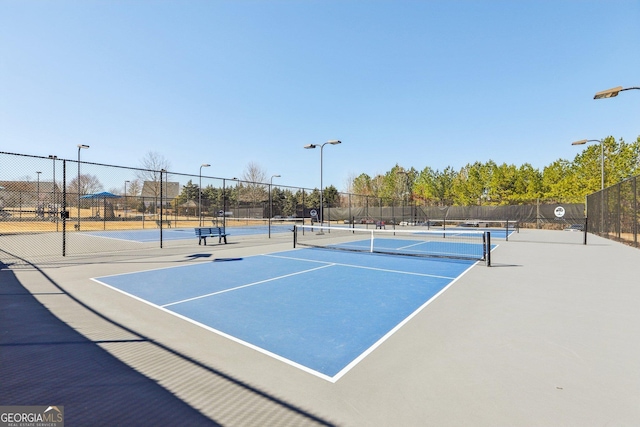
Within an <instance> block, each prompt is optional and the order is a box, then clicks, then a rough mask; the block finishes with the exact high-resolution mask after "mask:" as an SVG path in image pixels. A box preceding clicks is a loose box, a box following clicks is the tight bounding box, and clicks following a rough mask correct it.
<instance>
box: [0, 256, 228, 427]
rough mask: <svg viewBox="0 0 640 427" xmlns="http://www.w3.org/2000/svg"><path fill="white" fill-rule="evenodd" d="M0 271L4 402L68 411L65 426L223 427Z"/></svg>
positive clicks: (0, 356) (0, 375) (0, 368)
mask: <svg viewBox="0 0 640 427" xmlns="http://www.w3.org/2000/svg"><path fill="white" fill-rule="evenodd" d="M0 269H2V270H1V271H0V283H1V285H0V378H2V380H1V381H0V405H21V406H22V405H58V406H64V409H65V411H64V412H65V423H66V425H96V426H97V425H193V426H196V425H198V426H200V425H211V426H215V425H218V424H217V423H215V422H214V421H212V420H210V419H209V418H207V417H205V416H204V415H203V414H201V413H200V412H198V411H196V410H195V409H193V408H192V407H191V406H189V405H187V404H186V403H184V402H183V401H181V400H180V399H178V398H177V397H176V396H174V395H173V394H171V393H170V392H169V391H167V390H165V389H164V388H162V387H161V386H160V385H158V384H157V383H156V382H155V381H153V380H151V379H149V378H147V377H145V376H143V375H141V374H140V373H138V372H136V371H135V370H133V369H132V368H130V367H129V366H127V365H126V364H124V363H122V362H120V361H119V360H118V359H116V358H115V357H113V356H111V355H110V354H109V353H108V352H106V351H105V350H103V349H102V348H100V347H99V346H98V345H96V344H95V343H93V342H91V341H90V340H88V339H86V338H85V337H83V336H82V335H80V334H79V333H78V332H76V331H74V330H73V329H72V328H70V327H69V326H67V325H66V324H64V323H63V322H61V321H60V320H59V319H58V318H56V317H55V316H54V315H53V314H51V313H50V312H49V311H48V310H47V309H46V308H45V307H44V306H43V305H42V304H41V303H40V302H38V301H37V300H36V298H34V296H33V295H31V294H30V293H29V292H28V291H27V290H26V289H25V288H24V287H23V286H22V285H21V284H20V282H19V281H18V280H17V279H16V277H15V275H14V274H13V272H11V271H10V270H8V269H7V268H6V266H5V265H4V264H1V263H0Z"/></svg>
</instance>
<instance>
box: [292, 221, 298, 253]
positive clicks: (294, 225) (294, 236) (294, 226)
mask: <svg viewBox="0 0 640 427" xmlns="http://www.w3.org/2000/svg"><path fill="white" fill-rule="evenodd" d="M297 236H298V226H297V225H296V224H293V249H295V248H296V237H297Z"/></svg>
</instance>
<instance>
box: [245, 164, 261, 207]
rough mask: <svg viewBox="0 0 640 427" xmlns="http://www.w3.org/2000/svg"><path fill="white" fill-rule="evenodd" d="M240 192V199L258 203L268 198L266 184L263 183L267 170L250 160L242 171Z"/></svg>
mask: <svg viewBox="0 0 640 427" xmlns="http://www.w3.org/2000/svg"><path fill="white" fill-rule="evenodd" d="M242 180H243V181H244V183H243V185H242V187H241V188H242V192H241V194H240V199H241V200H244V201H247V202H251V203H254V204H255V203H258V202H260V201H263V200H266V198H268V192H267V186H265V185H264V183H265V182H266V181H267V172H266V171H265V170H264V169H263V168H262V166H260V165H259V164H257V163H255V162H250V163H249V164H248V165H247V166H246V168H245V170H244V172H243V173H242Z"/></svg>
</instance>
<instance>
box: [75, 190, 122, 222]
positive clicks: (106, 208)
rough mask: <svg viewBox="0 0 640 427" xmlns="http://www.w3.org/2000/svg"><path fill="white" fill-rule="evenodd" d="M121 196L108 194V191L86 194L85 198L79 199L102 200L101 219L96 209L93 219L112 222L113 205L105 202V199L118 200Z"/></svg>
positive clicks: (113, 215) (113, 216)
mask: <svg viewBox="0 0 640 427" xmlns="http://www.w3.org/2000/svg"><path fill="white" fill-rule="evenodd" d="M120 197H122V196H118V195H116V194H113V193H109V192H108V191H102V192H100V193H94V194H87V195H85V196H81V197H80V198H81V199H90V200H102V213H103V215H102V218H100V210H99V207H98V210H97V211H96V214H95V215H94V218H96V219H102V220H103V221H106V220H107V219H109V220H113V219H115V214H114V212H113V205H112V204H111V202H107V199H118V198H120ZM93 208H94V206H92V207H91V209H93Z"/></svg>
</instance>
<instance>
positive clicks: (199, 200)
mask: <svg viewBox="0 0 640 427" xmlns="http://www.w3.org/2000/svg"><path fill="white" fill-rule="evenodd" d="M209 166H211V165H210V164H208V163H203V164H201V165H200V182H199V183H198V226H199V227H202V168H208V167H209Z"/></svg>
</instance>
